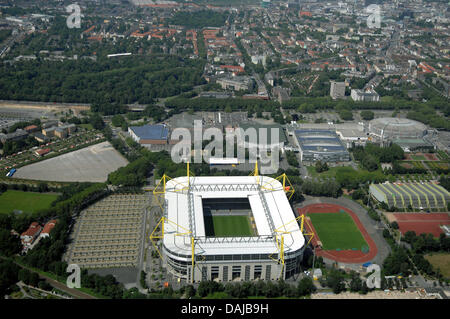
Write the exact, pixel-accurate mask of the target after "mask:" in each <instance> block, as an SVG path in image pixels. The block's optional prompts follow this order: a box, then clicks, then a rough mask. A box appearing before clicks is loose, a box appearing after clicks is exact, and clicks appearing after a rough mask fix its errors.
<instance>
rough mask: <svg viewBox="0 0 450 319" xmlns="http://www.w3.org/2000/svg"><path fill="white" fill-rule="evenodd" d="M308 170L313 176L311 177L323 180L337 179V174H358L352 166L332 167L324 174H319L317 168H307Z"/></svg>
mask: <svg viewBox="0 0 450 319" xmlns="http://www.w3.org/2000/svg"><path fill="white" fill-rule="evenodd" d="M306 169H307V170H308V173H309V174H310V175H311V177H322V178H329V177H335V176H336V173H337V172H345V173H353V172H355V173H356V171H355V169H354V168H353V167H351V166H337V167H330V168H329V169H328V170H326V171H325V172H322V173H317V172H316V167H315V166H306Z"/></svg>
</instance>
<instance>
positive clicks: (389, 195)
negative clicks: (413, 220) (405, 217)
mask: <svg viewBox="0 0 450 319" xmlns="http://www.w3.org/2000/svg"><path fill="white" fill-rule="evenodd" d="M369 192H370V195H371V196H372V198H374V199H376V200H377V201H378V202H384V203H386V204H387V205H388V206H389V207H397V208H403V209H408V208H415V209H429V210H431V209H441V208H447V203H448V202H449V201H450V193H449V192H448V191H447V190H446V189H445V188H444V187H442V186H440V185H438V184H435V183H431V182H429V183H425V182H422V183H394V184H392V183H388V182H387V183H383V184H371V185H370V186H369Z"/></svg>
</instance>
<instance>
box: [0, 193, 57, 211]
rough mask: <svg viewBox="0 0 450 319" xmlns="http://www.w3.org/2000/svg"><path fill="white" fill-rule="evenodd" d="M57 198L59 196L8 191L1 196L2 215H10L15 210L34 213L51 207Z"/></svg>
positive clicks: (0, 207)
mask: <svg viewBox="0 0 450 319" xmlns="http://www.w3.org/2000/svg"><path fill="white" fill-rule="evenodd" d="M57 197H58V195H56V194H41V193H32V192H22V191H16V190H7V191H6V192H4V193H3V194H1V195H0V213H1V214H5V213H10V212H12V211H14V210H15V209H17V210H22V211H24V212H31V213H34V212H36V211H39V210H41V209H45V208H48V207H50V204H51V203H52V202H54V201H55V200H56V198H57Z"/></svg>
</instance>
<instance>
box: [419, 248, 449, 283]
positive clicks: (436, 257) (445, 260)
mask: <svg viewBox="0 0 450 319" xmlns="http://www.w3.org/2000/svg"><path fill="white" fill-rule="evenodd" d="M425 259H427V260H428V261H429V262H430V263H431V265H432V266H433V270H437V269H440V271H441V274H442V275H443V276H444V277H445V278H450V254H449V253H434V254H428V255H425Z"/></svg>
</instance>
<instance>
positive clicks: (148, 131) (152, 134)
mask: <svg viewBox="0 0 450 319" xmlns="http://www.w3.org/2000/svg"><path fill="white" fill-rule="evenodd" d="M130 129H131V130H132V131H133V132H134V134H136V135H137V136H138V137H139V138H141V139H144V140H167V137H168V135H169V129H168V128H167V127H166V126H165V125H163V124H157V125H143V126H130Z"/></svg>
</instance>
